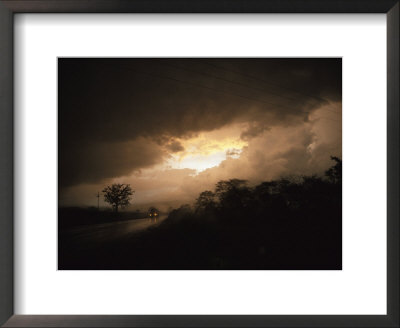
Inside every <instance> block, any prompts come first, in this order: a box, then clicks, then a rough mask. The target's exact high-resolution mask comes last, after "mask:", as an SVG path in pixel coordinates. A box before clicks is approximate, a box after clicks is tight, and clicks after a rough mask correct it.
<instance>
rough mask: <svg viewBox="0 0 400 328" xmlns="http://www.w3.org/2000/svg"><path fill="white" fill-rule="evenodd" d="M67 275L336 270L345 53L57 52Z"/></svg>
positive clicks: (62, 264)
mask: <svg viewBox="0 0 400 328" xmlns="http://www.w3.org/2000/svg"><path fill="white" fill-rule="evenodd" d="M58 269H59V270H341V269H342V60H341V58H59V59H58Z"/></svg>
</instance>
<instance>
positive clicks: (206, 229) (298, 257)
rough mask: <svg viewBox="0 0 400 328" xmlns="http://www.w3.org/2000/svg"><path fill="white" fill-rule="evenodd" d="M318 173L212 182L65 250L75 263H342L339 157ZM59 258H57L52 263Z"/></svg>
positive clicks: (67, 260)
mask: <svg viewBox="0 0 400 328" xmlns="http://www.w3.org/2000/svg"><path fill="white" fill-rule="evenodd" d="M331 158H332V160H333V161H334V165H333V166H332V167H331V168H330V169H329V170H327V171H326V172H325V175H324V176H316V175H312V176H293V177H290V178H281V179H278V180H273V181H268V182H263V183H260V184H259V185H257V186H254V187H249V186H248V184H247V182H246V181H245V180H239V179H231V180H224V181H219V182H218V183H217V184H216V186H215V189H214V190H212V191H211V190H207V191H203V192H202V193H201V194H200V195H199V197H198V198H197V200H196V202H195V204H194V206H189V205H184V206H181V207H180V208H178V209H175V210H173V211H171V213H170V214H169V216H168V218H167V219H165V220H164V221H163V222H162V223H161V224H160V225H159V226H157V227H153V228H149V229H148V230H146V231H144V232H142V233H138V234H135V235H133V236H132V238H130V239H129V240H125V241H122V242H120V243H116V242H114V243H109V244H103V245H101V246H99V248H98V249H96V251H95V252H93V251H91V252H79V254H77V256H76V257H75V254H73V253H72V254H71V253H69V255H68V256H64V259H62V265H61V266H64V268H75V269H223V270H224V269H246V270H256V269H272V270H278V269H285V270H303V269H317V270H318V269H320V270H324V269H332V270H338V269H341V267H342V161H341V159H339V158H338V157H331ZM59 263H60V262H59Z"/></svg>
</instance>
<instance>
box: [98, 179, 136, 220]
mask: <svg viewBox="0 0 400 328" xmlns="http://www.w3.org/2000/svg"><path fill="white" fill-rule="evenodd" d="M102 192H103V193H104V201H105V202H107V203H109V204H111V206H112V208H113V209H114V211H115V212H116V213H118V208H124V207H126V206H128V205H129V204H130V200H131V199H132V197H131V196H132V195H133V193H134V191H133V190H132V188H131V186H130V185H129V184H120V183H114V184H112V185H111V186H107V187H106V188H104V189H103V190H102Z"/></svg>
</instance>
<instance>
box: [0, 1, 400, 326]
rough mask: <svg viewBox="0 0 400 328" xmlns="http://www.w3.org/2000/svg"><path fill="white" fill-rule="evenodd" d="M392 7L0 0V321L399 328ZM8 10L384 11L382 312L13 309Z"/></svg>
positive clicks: (395, 21)
mask: <svg viewBox="0 0 400 328" xmlns="http://www.w3.org/2000/svg"><path fill="white" fill-rule="evenodd" d="M399 7H400V5H399V1H398V0H192V1H189V0H85V1H83V0H26V1H20V0H0V324H3V325H4V327H399V307H400V306H399V91H398V90H399ZM16 13H385V14H386V16H387V315H293V316H290V315H288V316H285V315H266V316H263V315H261V316H260V315H256V316H243V315H238V316H231V315H213V316H208V315H204V316H202V315H194V316H188V315H159V316H153V315H131V316H129V315H128V316H127V315H117V316H111V315H105V316H103V315H94V316H88V315H34V316H32V315H14V306H13V303H14V297H13V290H14V288H13V284H14V280H13V277H14V271H13V249H14V247H13V246H14V245H13V206H14V205H13V184H14V171H13V166H14V162H13V155H14V144H13V139H14V138H13V132H14V131H13V124H14V121H13V17H14V14H16ZM365 288H368V286H365ZM210 297H212V295H210Z"/></svg>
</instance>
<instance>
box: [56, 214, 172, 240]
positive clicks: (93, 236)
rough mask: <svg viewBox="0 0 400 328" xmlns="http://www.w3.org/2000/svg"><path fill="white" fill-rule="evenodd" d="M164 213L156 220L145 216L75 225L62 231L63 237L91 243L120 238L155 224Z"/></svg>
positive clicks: (160, 220) (162, 218) (158, 222)
mask: <svg viewBox="0 0 400 328" xmlns="http://www.w3.org/2000/svg"><path fill="white" fill-rule="evenodd" d="M165 218H166V215H164V216H160V217H159V218H158V219H157V220H154V219H150V218H148V219H147V218H146V219H136V220H129V221H120V222H111V223H101V224H92V225H87V226H81V227H75V228H71V229H68V230H66V231H65V232H63V233H62V234H63V237H67V238H68V239H69V240H70V241H73V242H74V243H79V244H80V243H84V244H93V243H97V242H104V241H113V240H122V239H124V238H127V237H129V236H131V235H132V234H134V233H136V232H139V231H143V230H145V229H147V228H149V227H151V226H157V225H158V224H160V223H161V222H162V221H163V220H165Z"/></svg>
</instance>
